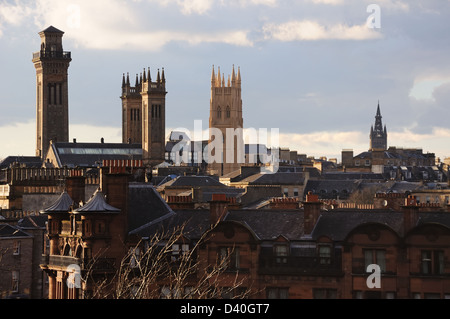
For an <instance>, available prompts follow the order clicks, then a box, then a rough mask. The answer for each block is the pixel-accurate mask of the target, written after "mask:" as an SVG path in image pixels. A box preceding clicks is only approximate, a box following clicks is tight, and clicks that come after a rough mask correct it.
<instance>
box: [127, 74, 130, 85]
mask: <svg viewBox="0 0 450 319" xmlns="http://www.w3.org/2000/svg"><path fill="white" fill-rule="evenodd" d="M127 86H130V73H128V72H127Z"/></svg>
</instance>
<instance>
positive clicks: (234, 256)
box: [218, 247, 240, 270]
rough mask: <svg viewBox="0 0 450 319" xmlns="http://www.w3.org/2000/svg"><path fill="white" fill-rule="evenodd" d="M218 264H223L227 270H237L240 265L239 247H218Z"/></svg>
mask: <svg viewBox="0 0 450 319" xmlns="http://www.w3.org/2000/svg"><path fill="white" fill-rule="evenodd" d="M218 264H219V265H222V264H223V265H225V267H226V269H227V270H237V269H239V266H240V258H239V247H235V248H233V247H221V248H220V249H219V260H218Z"/></svg>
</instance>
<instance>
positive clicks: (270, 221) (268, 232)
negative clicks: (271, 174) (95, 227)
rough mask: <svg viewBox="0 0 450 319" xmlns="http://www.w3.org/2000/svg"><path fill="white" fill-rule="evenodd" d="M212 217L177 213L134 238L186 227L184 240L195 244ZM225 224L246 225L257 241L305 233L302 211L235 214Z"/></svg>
mask: <svg viewBox="0 0 450 319" xmlns="http://www.w3.org/2000/svg"><path fill="white" fill-rule="evenodd" d="M209 216H210V215H209V210H177V211H175V212H173V213H171V214H168V215H166V216H163V217H162V218H160V219H157V220H155V221H153V222H151V223H148V224H147V225H144V226H142V227H140V228H138V229H135V230H134V231H132V232H131V234H135V235H138V236H141V237H151V236H152V235H153V234H154V233H156V232H158V231H163V230H165V231H167V230H170V229H176V228H177V227H181V226H184V230H185V232H184V234H185V236H186V237H187V238H190V239H193V240H196V239H199V238H200V237H201V235H202V234H203V232H204V231H206V230H207V229H209V227H210V219H209V218H210V217H209ZM224 221H230V222H237V223H239V224H242V225H244V226H245V227H247V228H249V229H250V230H251V231H252V232H253V233H254V234H255V235H256V237H257V239H258V240H274V239H276V238H278V237H279V236H284V237H286V238H288V239H289V240H299V239H300V237H301V235H302V233H303V212H302V211H300V210H291V211H281V210H279V211H274V210H270V211H269V210H268V211H264V210H235V211H229V212H228V214H227V215H226V216H225V218H224Z"/></svg>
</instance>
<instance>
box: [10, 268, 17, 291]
mask: <svg viewBox="0 0 450 319" xmlns="http://www.w3.org/2000/svg"><path fill="white" fill-rule="evenodd" d="M11 291H12V292H19V272H18V271H17V270H13V272H12V273H11Z"/></svg>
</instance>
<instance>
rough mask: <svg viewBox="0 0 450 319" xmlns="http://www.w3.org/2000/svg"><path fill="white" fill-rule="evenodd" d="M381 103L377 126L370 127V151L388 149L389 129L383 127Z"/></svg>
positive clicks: (376, 119) (376, 120) (377, 115)
mask: <svg viewBox="0 0 450 319" xmlns="http://www.w3.org/2000/svg"><path fill="white" fill-rule="evenodd" d="M381 118H382V116H381V112H380V103H378V108H377V114H376V116H375V127H374V126H372V127H371V128H370V151H385V150H387V131H386V126H384V128H383V123H382V121H381Z"/></svg>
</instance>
